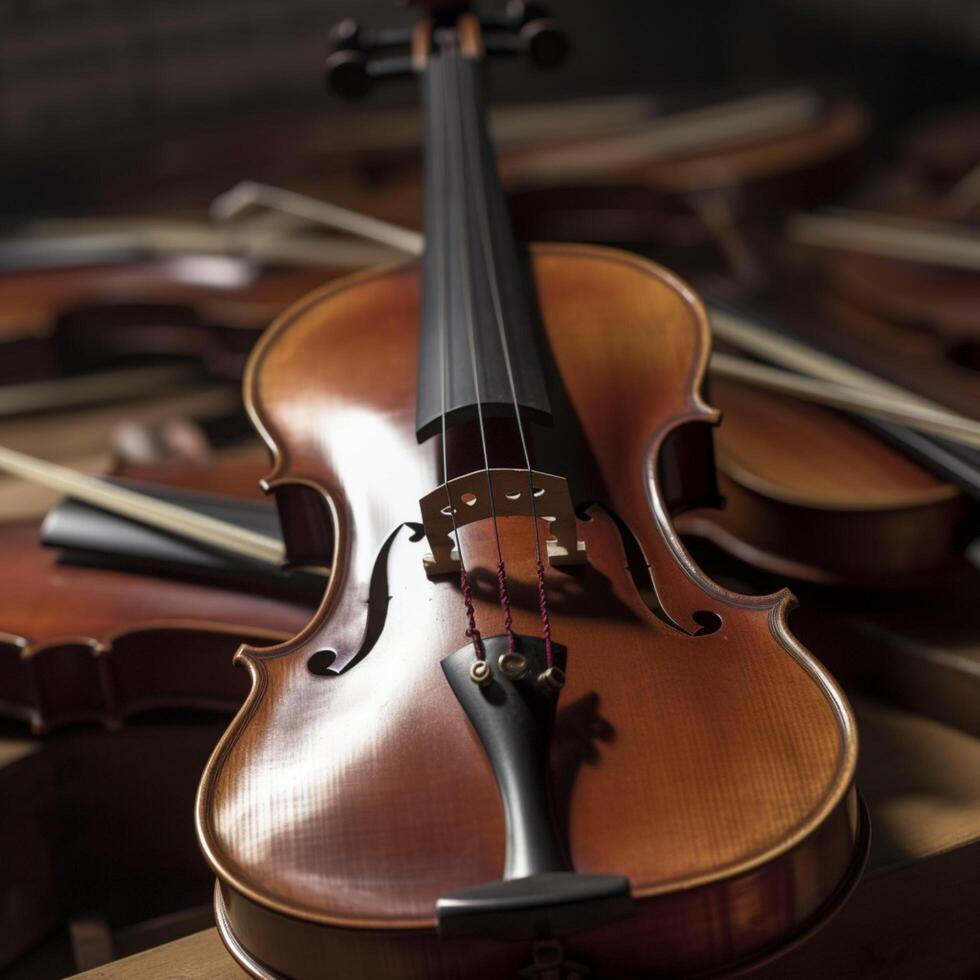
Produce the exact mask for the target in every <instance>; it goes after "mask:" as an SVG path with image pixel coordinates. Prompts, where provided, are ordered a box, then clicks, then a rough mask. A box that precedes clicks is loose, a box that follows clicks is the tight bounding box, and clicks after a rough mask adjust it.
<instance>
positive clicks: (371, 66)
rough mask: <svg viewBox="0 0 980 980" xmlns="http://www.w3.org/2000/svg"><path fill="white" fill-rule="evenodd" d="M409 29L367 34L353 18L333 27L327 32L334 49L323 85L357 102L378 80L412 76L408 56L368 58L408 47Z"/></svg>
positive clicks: (348, 18)
mask: <svg viewBox="0 0 980 980" xmlns="http://www.w3.org/2000/svg"><path fill="white" fill-rule="evenodd" d="M411 40H412V31H411V28H402V27H396V28H391V29H389V30H367V29H365V28H363V27H362V26H361V25H360V24H359V23H358V22H357V21H356V20H354V19H353V18H352V17H347V18H345V19H344V20H342V21H340V22H339V23H337V24H335V25H334V26H333V27H332V28H331V30H330V46H331V48H332V49H333V50H332V52H331V53H330V55H329V56H328V57H327V60H326V62H325V64H324V66H323V73H324V81H325V83H326V84H327V85H328V86H329V87H330V88H332V89H333V90H334V91H335V92H336V93H337V94H338V95H342V96H344V97H345V98H348V99H359V98H362V97H363V96H365V95H367V93H368V92H369V91H370V90H371V85H372V83H373V82H374V80H375V79H377V78H391V77H396V76H399V75H407V74H410V73H411V70H412V65H411V58H410V57H409V56H407V55H406V56H404V57H397V56H389V57H384V58H370V59H369V58H368V56H369V55H371V54H373V53H374V52H376V51H380V50H385V49H390V48H398V47H406V48H407V47H409V46H410V45H411Z"/></svg>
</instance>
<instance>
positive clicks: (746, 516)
mask: <svg viewBox="0 0 980 980" xmlns="http://www.w3.org/2000/svg"><path fill="white" fill-rule="evenodd" d="M711 391H712V400H713V402H714V404H716V405H717V406H718V408H719V409H720V410H721V411H722V414H723V423H722V425H720V426H719V427H718V429H717V430H716V433H715V446H716V450H717V462H718V470H719V489H720V491H721V494H722V496H723V498H724V499H725V506H724V508H723V509H717V508H710V509H700V510H695V511H692V512H689V513H686V514H684V515H682V516H681V518H680V520H679V527H680V528H681V530H682V531H684V532H685V533H691V534H697V535H702V536H705V537H707V538H709V539H710V540H712V541H714V542H715V543H716V544H718V545H719V546H721V547H722V548H724V549H725V550H726V551H729V552H730V553H732V554H734V555H735V556H736V557H738V558H741V559H742V560H743V561H746V562H748V563H750V564H755V565H758V566H760V567H762V568H765V569H767V570H768V571H772V572H776V573H778V574H780V575H783V576H786V575H789V576H792V577H794V578H800V579H807V580H811V581H817V582H827V583H835V584H865V585H866V584H869V583H872V582H875V583H879V582H886V583H887V582H896V581H901V580H903V579H905V580H908V579H909V578H910V577H912V576H914V575H920V576H921V575H922V574H923V573H926V572H929V571H931V570H934V569H936V568H938V567H940V566H942V565H944V564H947V563H949V562H950V561H951V560H952V559H953V557H954V556H955V555H956V553H957V551H958V549H959V547H960V545H961V539H962V537H963V534H964V533H965V531H966V530H967V528H966V521H967V520H968V519H969V508H968V504H967V501H966V500H965V499H964V498H963V496H962V495H961V494H960V492H959V490H958V488H957V487H955V486H953V485H952V484H949V483H946V482H944V481H942V480H941V479H939V478H938V477H936V476H934V475H933V474H931V473H930V472H929V471H927V470H926V469H924V468H923V467H922V466H920V465H918V464H917V463H915V462H914V461H912V460H911V459H909V458H908V457H907V456H905V455H903V454H902V453H900V452H899V451H898V450H896V449H893V448H892V447H891V446H889V445H888V444H887V443H885V442H884V441H883V440H882V439H880V438H878V437H877V436H875V435H874V434H873V433H871V432H869V431H868V430H866V429H864V428H862V427H861V426H860V425H858V424H857V423H856V422H853V421H850V420H848V419H847V418H845V417H843V416H841V415H839V414H837V413H835V412H832V411H829V410H828V409H824V408H820V407H818V406H815V405H810V404H807V403H804V402H800V401H796V400H794V399H792V398H785V397H779V396H775V395H771V394H768V393H766V392H762V391H758V390H755V389H753V388H750V387H748V386H746V385H742V384H738V383H735V382H729V381H722V380H720V379H719V380H714V381H712V387H711Z"/></svg>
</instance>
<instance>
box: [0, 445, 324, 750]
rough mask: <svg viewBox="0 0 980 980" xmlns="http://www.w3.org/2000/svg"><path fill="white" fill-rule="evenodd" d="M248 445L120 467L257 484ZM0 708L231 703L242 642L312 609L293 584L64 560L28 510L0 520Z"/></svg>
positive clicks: (110, 715)
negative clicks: (231, 451) (277, 590)
mask: <svg viewBox="0 0 980 980" xmlns="http://www.w3.org/2000/svg"><path fill="white" fill-rule="evenodd" d="M256 470H257V467H256V454H255V453H254V451H253V452H250V453H245V454H235V455H232V456H230V457H228V458H227V459H225V458H222V459H221V460H220V461H218V462H215V463H211V464H208V465H201V466H193V465H189V466H187V467H186V468H184V469H175V468H173V467H170V468H167V467H160V468H159V469H157V470H149V469H143V470H139V471H137V470H135V469H133V468H130V469H129V470H125V469H124V470H123V471H122V472H123V473H124V474H126V475H129V476H135V475H139V476H140V477H141V478H143V479H147V480H156V481H157V482H161V483H170V484H171V485H177V486H184V487H193V488H196V489H200V490H206V491H212V492H224V493H232V494H234V495H241V494H243V492H244V495H246V496H252V497H254V496H258V495H259V491H258V489H257V473H256ZM0 543H2V547H3V553H4V556H5V558H6V561H5V563H4V566H3V570H2V572H0V715H2V716H5V717H7V718H14V719H18V720H23V721H27V722H29V723H30V724H31V725H32V726H33V728H34V729H35V730H36V731H43V730H49V729H51V728H54V727H58V726H60V725H64V724H68V723H73V722H102V723H108V724H112V723H116V722H118V721H120V720H121V719H122V718H124V717H126V716H128V715H130V714H133V713H135V712H138V711H145V710H147V709H151V708H156V707H195V706H196V707H200V708H204V709H207V710H224V711H229V712H230V711H234V710H235V709H236V708H237V707H238V705H239V704H241V701H242V698H243V697H244V696H245V694H246V692H247V689H248V685H247V683H246V682H245V678H244V676H243V674H242V672H241V671H236V670H234V669H232V667H231V660H232V657H233V656H234V654H235V651H236V650H237V649H238V647H239V646H240V645H241V644H242V643H243V642H249V643H257V644H259V645H272V644H274V643H277V642H281V641H282V640H283V639H284V638H286V637H288V636H290V635H292V634H293V633H295V632H296V631H297V630H299V629H301V628H302V627H303V626H304V625H305V624H306V622H307V621H308V620H309V618H310V616H311V615H312V609H311V607H310V604H309V601H308V600H306V599H304V598H303V597H302V596H299V597H297V598H296V599H295V600H293V599H290V598H288V597H282V596H273V595H266V594H261V593H259V591H258V590H257V588H251V589H244V588H243V589H236V588H234V587H229V586H228V585H226V584H216V583H207V582H204V581H200V582H195V581H182V580H179V579H177V578H167V577H159V576H153V575H150V574H147V573H134V572H132V571H124V570H121V569H120V570H117V569H112V568H95V567H85V566H81V565H72V564H65V563H63V562H62V561H61V560H60V555H59V552H58V551H57V550H56V549H52V548H44V547H42V546H41V543H40V527H39V525H38V524H37V523H36V522H34V521H20V522H9V523H6V524H0Z"/></svg>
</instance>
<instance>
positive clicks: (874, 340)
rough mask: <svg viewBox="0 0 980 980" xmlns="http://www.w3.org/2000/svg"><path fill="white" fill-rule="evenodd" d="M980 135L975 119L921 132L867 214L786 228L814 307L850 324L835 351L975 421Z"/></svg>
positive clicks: (946, 121)
mask: <svg viewBox="0 0 980 980" xmlns="http://www.w3.org/2000/svg"><path fill="white" fill-rule="evenodd" d="M978 134H980V129H978V126H977V116H976V112H975V110H972V111H971V110H957V111H954V112H951V113H948V114H945V115H940V116H938V117H936V118H932V119H928V120H926V121H925V122H922V123H919V124H917V125H915V126H913V127H911V129H910V131H909V132H908V133H907V135H906V136H905V138H904V140H903V141H902V146H903V150H904V154H903V158H902V159H901V160H900V161H899V163H898V164H897V165H896V166H895V167H893V168H892V171H891V172H886V173H885V175H884V176H883V177H882V178H881V179H880V180H879V181H878V182H877V183H876V184H875V185H874V186H873V187H872V188H871V190H870V191H869V192H868V194H866V196H865V201H864V207H865V208H866V209H868V210H866V211H864V212H861V211H853V210H848V211H842V212H840V213H830V214H818V215H814V216H809V217H805V216H798V217H797V218H796V219H794V220H792V221H791V222H790V224H789V227H788V234H789V237H790V239H791V241H792V242H794V243H795V244H797V245H798V246H802V249H801V254H800V256H799V257H798V259H797V261H798V263H799V264H800V265H801V266H802V267H804V268H808V271H809V272H810V274H811V276H812V275H813V273H814V272H816V274H817V276H818V278H819V281H820V283H821V288H820V289H818V290H817V291H816V300H817V302H818V303H819V304H820V306H821V307H822V308H823V309H824V310H826V311H827V313H828V315H829V316H830V317H832V318H833V319H835V320H837V321H838V322H840V323H841V324H843V327H844V329H842V330H841V331H840V334H841V337H840V338H839V340H838V341H837V344H838V349H841V350H843V345H847V348H848V349H847V350H846V351H844V353H846V355H847V356H849V357H851V358H852V359H854V360H856V361H857V362H859V363H862V362H863V363H864V364H866V365H874V367H875V370H877V371H878V372H879V373H881V374H882V375H884V376H886V377H889V378H891V379H893V380H896V381H899V382H900V383H902V384H904V385H906V386H907V387H909V388H911V389H913V390H915V391H918V392H919V393H920V394H923V395H925V396H927V397H929V398H931V399H933V400H934V401H937V402H939V403H941V404H945V405H948V406H950V407H952V408H955V409H957V410H958V411H960V412H963V413H965V414H968V415H969V414H975V412H976V405H977V399H978V397H980V373H978V372H980V319H978V317H977V315H976V305H977V302H978V300H980V293H978V288H977V283H978V277H977V272H978V270H980V237H978V235H977V224H976V219H977V213H978V211H977V208H978V202H980V177H978V173H980V170H978V168H980V138H978ZM820 340H821V341H822V340H823V338H820Z"/></svg>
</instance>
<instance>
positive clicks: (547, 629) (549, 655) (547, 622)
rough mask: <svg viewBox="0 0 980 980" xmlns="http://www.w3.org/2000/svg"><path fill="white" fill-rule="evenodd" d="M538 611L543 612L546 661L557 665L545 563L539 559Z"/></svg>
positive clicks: (542, 621)
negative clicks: (545, 589)
mask: <svg viewBox="0 0 980 980" xmlns="http://www.w3.org/2000/svg"><path fill="white" fill-rule="evenodd" d="M538 612H540V613H541V636H542V638H543V639H544V662H545V663H546V664H547V665H548V666H549V667H554V665H555V654H554V650H552V648H551V619H550V618H549V616H548V599H547V596H545V593H544V565H542V564H541V561H540V560H539V561H538Z"/></svg>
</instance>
